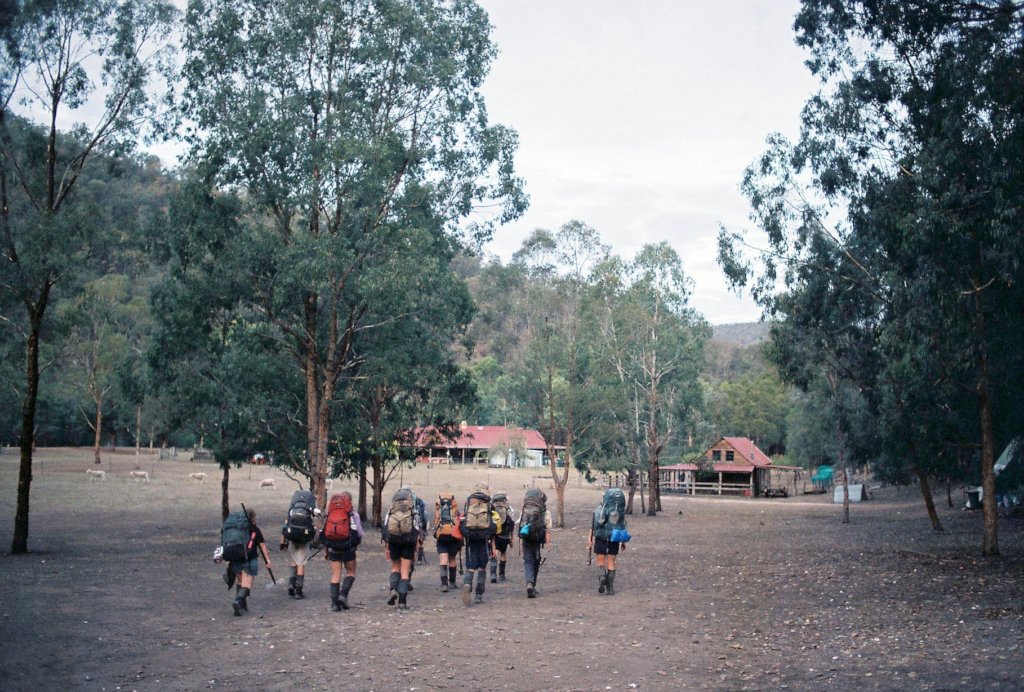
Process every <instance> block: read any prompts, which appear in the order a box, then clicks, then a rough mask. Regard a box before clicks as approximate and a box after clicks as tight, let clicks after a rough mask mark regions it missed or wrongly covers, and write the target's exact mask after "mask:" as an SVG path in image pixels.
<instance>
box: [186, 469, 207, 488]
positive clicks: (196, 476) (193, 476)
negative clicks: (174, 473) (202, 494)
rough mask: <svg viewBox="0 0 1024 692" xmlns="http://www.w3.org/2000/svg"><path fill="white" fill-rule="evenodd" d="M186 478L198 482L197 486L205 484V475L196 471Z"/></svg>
mask: <svg viewBox="0 0 1024 692" xmlns="http://www.w3.org/2000/svg"><path fill="white" fill-rule="evenodd" d="M188 477H189V478H191V479H192V480H196V481H199V485H203V484H205V483H206V474H205V473H203V472H202V471H197V472H196V473H190V474H188Z"/></svg>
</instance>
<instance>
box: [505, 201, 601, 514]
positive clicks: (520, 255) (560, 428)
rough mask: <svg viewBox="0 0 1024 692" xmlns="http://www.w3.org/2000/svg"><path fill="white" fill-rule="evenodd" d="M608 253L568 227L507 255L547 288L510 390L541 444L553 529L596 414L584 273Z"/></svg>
mask: <svg viewBox="0 0 1024 692" xmlns="http://www.w3.org/2000/svg"><path fill="white" fill-rule="evenodd" d="M608 253H609V248H608V246H606V245H604V244H603V243H601V242H600V236H599V235H598V233H597V231H595V230H594V229H593V228H591V227H589V226H587V225H586V224H584V223H582V222H580V221H570V222H568V223H566V224H564V225H563V226H562V227H561V228H559V229H558V231H557V232H555V233H551V232H550V231H545V230H537V231H535V232H534V233H533V234H532V235H531V236H530V237H529V238H527V239H526V240H525V241H524V242H523V245H522V247H521V248H520V250H519V251H518V252H517V253H516V255H515V257H514V261H515V262H517V263H519V264H521V265H523V266H524V267H528V268H529V269H530V271H531V275H532V276H533V277H534V278H535V280H536V281H540V282H543V283H544V284H545V285H546V286H547V288H548V291H547V295H546V298H547V300H546V301H545V302H543V303H540V304H537V303H534V304H532V305H531V310H532V311H533V314H534V316H535V317H534V320H535V322H536V323H537V324H539V325H541V326H540V328H539V329H538V330H536V331H535V332H534V333H533V335H532V338H531V340H530V342H529V344H528V346H527V351H526V355H525V358H524V361H523V363H522V364H521V366H520V370H519V372H518V374H517V378H516V379H517V388H516V389H517V393H518V396H519V398H520V403H521V405H522V406H524V407H525V408H526V409H527V410H528V411H529V415H530V416H531V421H532V422H535V424H536V425H537V426H538V428H539V429H540V432H541V433H542V434H543V436H544V442H545V444H546V445H547V457H548V465H549V467H550V470H551V478H552V480H553V481H554V485H555V496H556V507H557V520H556V521H557V523H558V526H564V525H565V486H566V484H567V483H568V481H569V469H570V468H571V467H572V466H574V465H575V461H576V454H577V453H578V452H579V451H580V450H579V446H580V445H579V443H580V440H581V439H582V438H585V437H586V436H587V433H588V431H590V430H591V429H592V428H593V427H594V425H595V424H596V423H597V421H598V420H599V419H600V415H601V407H600V406H599V405H597V402H598V401H599V397H598V392H599V388H598V387H597V386H596V382H595V371H594V369H593V368H592V367H591V366H592V365H593V364H594V363H593V361H592V360H591V359H590V357H589V354H590V349H591V344H590V343H589V342H588V340H587V339H586V338H585V333H586V330H585V325H584V324H583V321H584V302H585V300H586V298H587V293H588V291H589V286H590V282H591V280H592V275H591V274H592V271H593V269H594V268H595V267H596V266H598V264H599V263H600V262H602V261H603V260H604V259H605V258H606V257H607V256H608ZM560 458H561V459H562V462H563V463H562V465H561V468H559V465H558V462H559V459H560Z"/></svg>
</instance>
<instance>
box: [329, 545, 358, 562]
mask: <svg viewBox="0 0 1024 692" xmlns="http://www.w3.org/2000/svg"><path fill="white" fill-rule="evenodd" d="M327 559H328V560H330V561H331V562H352V561H353V560H355V559H356V546H351V547H349V548H345V549H344V550H335V549H334V548H327Z"/></svg>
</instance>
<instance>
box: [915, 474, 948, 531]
mask: <svg viewBox="0 0 1024 692" xmlns="http://www.w3.org/2000/svg"><path fill="white" fill-rule="evenodd" d="M913 468H914V473H915V474H916V475H917V480H918V483H920V485H921V495H923V496H924V506H925V507H926V508H927V509H928V519H929V520H931V522H932V529H934V530H935V531H942V522H941V521H939V513H938V512H937V511H935V500H934V499H933V498H932V489H931V486H929V485H928V474H926V473H925V472H924V471H923V470H921V467H919V466H918V465H917V464H914V467H913Z"/></svg>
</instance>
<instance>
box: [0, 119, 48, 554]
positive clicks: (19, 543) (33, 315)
mask: <svg viewBox="0 0 1024 692" xmlns="http://www.w3.org/2000/svg"><path fill="white" fill-rule="evenodd" d="M0 110H2V109H0ZM48 297H49V284H47V285H46V286H45V287H44V290H43V294H42V296H41V297H40V301H39V303H38V305H39V306H41V307H38V308H35V309H33V310H31V311H30V312H29V325H30V328H29V336H28V343H27V344H26V346H27V349H26V357H25V384H26V387H25V398H24V399H23V400H22V403H21V440H19V443H20V448H21V462H20V464H19V467H18V505H17V509H16V510H15V513H14V535H13V536H12V538H11V553H12V554H14V555H23V554H25V553H27V552H28V507H29V489H30V488H31V486H32V451H33V449H34V447H35V427H36V404H37V402H38V399H39V333H40V330H41V327H42V322H43V312H44V311H45V309H46V301H47V298H48Z"/></svg>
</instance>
